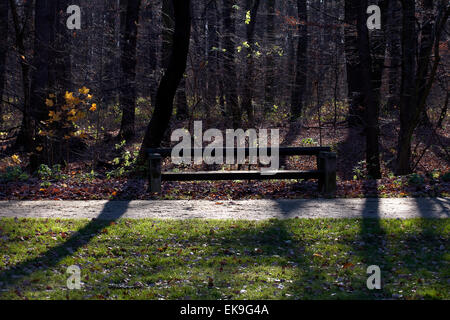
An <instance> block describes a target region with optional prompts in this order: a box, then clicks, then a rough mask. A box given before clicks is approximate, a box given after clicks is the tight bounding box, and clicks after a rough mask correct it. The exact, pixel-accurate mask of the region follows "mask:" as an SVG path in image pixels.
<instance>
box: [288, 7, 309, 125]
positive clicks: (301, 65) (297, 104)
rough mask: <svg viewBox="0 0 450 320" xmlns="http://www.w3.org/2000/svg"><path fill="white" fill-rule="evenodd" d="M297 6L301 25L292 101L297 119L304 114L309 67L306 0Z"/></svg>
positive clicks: (292, 113) (293, 117) (299, 27)
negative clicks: (304, 98)
mask: <svg viewBox="0 0 450 320" xmlns="http://www.w3.org/2000/svg"><path fill="white" fill-rule="evenodd" d="M297 7H298V19H299V21H300V25H299V26H298V42H297V59H296V60H297V64H296V68H295V70H296V71H295V83H294V88H293V91H292V101H291V118H292V120H296V119H298V118H299V117H301V115H302V110H303V97H304V94H305V90H306V79H307V68H308V56H307V55H308V26H307V24H308V23H307V22H308V12H307V4H306V0H297Z"/></svg>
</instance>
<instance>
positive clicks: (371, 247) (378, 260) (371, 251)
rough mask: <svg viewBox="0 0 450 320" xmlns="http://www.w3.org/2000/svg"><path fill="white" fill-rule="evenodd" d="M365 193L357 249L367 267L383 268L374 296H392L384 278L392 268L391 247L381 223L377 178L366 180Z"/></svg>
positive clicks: (364, 183) (364, 184)
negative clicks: (379, 286)
mask: <svg viewBox="0 0 450 320" xmlns="http://www.w3.org/2000/svg"><path fill="white" fill-rule="evenodd" d="M363 193H364V196H365V197H366V200H365V208H364V209H363V210H362V213H361V215H362V216H361V222H360V239H361V242H360V243H359V246H358V247H356V248H355V250H356V251H357V252H358V254H359V255H360V258H361V260H362V263H363V264H364V266H365V268H367V267H369V266H371V265H376V266H379V267H380V270H381V289H373V290H369V289H368V288H367V291H369V292H370V291H372V292H373V296H374V297H376V298H387V297H389V298H390V297H391V296H392V294H391V291H390V289H388V288H386V286H385V283H384V282H383V279H385V275H386V273H390V272H391V269H392V265H391V261H390V259H389V249H388V244H387V236H386V232H385V230H384V229H383V227H382V225H381V217H380V215H379V213H380V203H379V198H378V192H377V182H376V180H364V182H363Z"/></svg>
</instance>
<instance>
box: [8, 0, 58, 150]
mask: <svg viewBox="0 0 450 320" xmlns="http://www.w3.org/2000/svg"><path fill="white" fill-rule="evenodd" d="M9 3H10V7H11V12H12V16H13V21H14V29H15V45H16V47H17V50H18V54H19V55H20V56H23V57H25V55H26V50H25V37H26V36H25V35H26V34H27V32H28V27H27V25H28V23H29V20H31V15H32V12H33V7H32V3H33V2H32V1H29V2H27V4H26V6H27V7H26V10H25V12H26V14H25V19H24V22H23V24H22V25H21V24H20V22H19V20H20V19H19V14H18V12H17V5H16V2H15V1H14V0H10V1H9ZM51 8H52V4H51V3H48V2H47V1H45V0H36V5H35V39H34V41H35V43H34V45H35V50H34V58H33V67H34V74H37V72H38V68H37V66H36V62H39V61H41V60H42V56H45V55H46V54H48V46H47V50H45V46H42V47H41V48H39V47H37V43H38V41H37V40H38V39H41V41H42V42H44V41H46V40H48V38H49V37H50V36H51V31H50V28H47V27H48V26H49V25H50V23H51V21H49V22H47V24H48V25H45V26H43V25H42V24H41V22H42V21H43V20H45V19H46V18H48V19H52V16H53V14H52V13H50V12H49V11H51ZM46 15H49V16H48V17H47V16H46ZM44 28H45V29H46V32H48V33H49V34H47V35H45V36H44V35H41V33H42V32H43V31H42V30H41V29H44ZM37 36H40V37H37ZM41 36H42V38H41ZM39 49H42V51H39ZM30 60H31V58H30ZM20 65H21V69H22V89H23V109H22V124H21V128H20V132H19V135H18V136H17V139H16V142H15V146H16V147H23V148H24V149H25V150H26V151H32V150H33V144H34V143H33V134H34V126H33V123H32V118H33V117H34V118H36V116H37V115H36V110H37V107H36V105H38V103H39V101H41V102H43V100H42V99H41V100H40V96H38V95H37V94H34V95H33V91H32V90H33V87H31V92H30V64H29V61H27V60H26V59H21V60H20ZM47 77H48V72H47V75H46V76H45V77H44V75H43V76H42V78H43V79H44V80H46V79H47ZM33 83H34V81H33ZM39 84H40V85H41V86H42V85H45V84H42V83H39ZM33 98H34V99H33ZM32 103H33V105H31V104H32Z"/></svg>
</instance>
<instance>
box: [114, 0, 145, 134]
mask: <svg viewBox="0 0 450 320" xmlns="http://www.w3.org/2000/svg"><path fill="white" fill-rule="evenodd" d="M121 1H122V2H123V3H122V4H121V6H125V3H126V17H125V26H124V30H123V32H124V34H123V37H122V39H121V50H122V57H121V67H122V83H121V86H120V106H121V107H122V123H121V125H120V133H119V136H120V138H121V139H125V140H128V139H129V138H131V137H133V136H134V134H135V128H134V127H135V126H134V123H135V112H136V82H135V81H136V41H137V32H138V24H139V9H140V6H141V0H121Z"/></svg>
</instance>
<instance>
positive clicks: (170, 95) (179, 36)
mask: <svg viewBox="0 0 450 320" xmlns="http://www.w3.org/2000/svg"><path fill="white" fill-rule="evenodd" d="M172 4H173V8H174V17H175V31H174V33H173V42H172V43H173V46H172V52H171V54H170V59H169V63H168V65H167V70H166V72H165V73H164V76H163V78H162V79H161V83H160V84H159V88H158V92H157V94H156V106H155V111H154V113H153V116H152V119H151V120H150V123H149V124H148V126H147V129H146V132H145V136H144V140H143V142H142V145H141V149H140V152H139V159H138V160H139V161H138V162H139V163H141V164H143V163H144V162H145V160H146V159H147V152H146V151H147V149H148V148H151V147H158V146H159V145H160V144H161V141H162V139H163V137H164V134H165V132H166V131H167V129H168V127H169V122H170V118H171V116H172V112H173V99H174V97H175V93H176V91H177V88H178V85H179V84H180V81H181V78H182V77H183V74H184V72H185V70H186V63H187V55H188V52H189V40H190V34H191V15H190V0H172Z"/></svg>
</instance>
